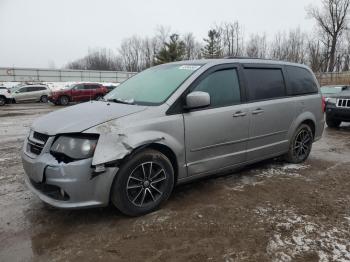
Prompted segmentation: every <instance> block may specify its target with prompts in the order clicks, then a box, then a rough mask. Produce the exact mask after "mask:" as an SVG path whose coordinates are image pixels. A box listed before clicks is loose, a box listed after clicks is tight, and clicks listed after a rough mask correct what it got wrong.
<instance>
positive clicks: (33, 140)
mask: <svg viewBox="0 0 350 262" xmlns="http://www.w3.org/2000/svg"><path fill="white" fill-rule="evenodd" d="M48 139H49V136H48V135H45V134H42V133H38V132H31V134H30V135H29V138H28V148H27V150H28V152H30V153H32V154H34V155H40V154H41V152H42V150H43V148H44V146H45V144H46V142H47V140H48Z"/></svg>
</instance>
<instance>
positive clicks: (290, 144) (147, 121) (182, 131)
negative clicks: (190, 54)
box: [22, 59, 324, 216]
mask: <svg viewBox="0 0 350 262" xmlns="http://www.w3.org/2000/svg"><path fill="white" fill-rule="evenodd" d="M323 128H324V113H323V111H322V100H321V95H320V93H319V87H318V83H317V80H316V78H315V76H314V75H313V73H312V72H311V71H310V69H308V68H307V67H305V66H302V65H299V64H291V63H284V62H277V61H268V60H254V59H253V60H249V59H218V60H198V61H187V62H176V63H170V64H165V65H160V66H156V67H153V68H150V69H148V70H145V71H143V72H141V73H139V74H137V75H135V76H134V77H132V78H130V79H129V80H127V81H125V82H124V83H122V84H121V85H120V86H119V87H118V88H117V89H115V90H113V91H112V92H110V93H109V94H108V95H107V96H106V97H105V100H104V101H92V102H88V103H83V104H79V105H76V106H73V107H69V108H65V109H62V110H59V111H55V112H53V113H50V114H48V115H46V116H44V117H41V118H39V119H38V120H36V121H35V122H34V124H33V125H32V127H31V131H30V134H29V135H28V138H27V139H26V141H25V143H24V147H23V152H22V159H23V166H24V170H25V174H26V175H25V180H26V183H27V185H28V187H29V188H30V189H31V190H32V191H33V192H34V193H36V194H37V195H38V196H39V197H40V198H41V199H42V200H43V201H45V202H47V203H49V204H50V205H53V206H56V207H60V208H82V207H97V206H106V205H108V204H109V203H110V202H111V203H113V204H114V205H115V206H116V207H117V208H118V209H119V210H120V211H122V212H123V213H124V214H127V215H130V216H138V215H142V214H145V213H148V212H151V211H153V210H155V209H157V208H158V207H159V206H160V205H161V204H162V203H164V202H165V201H166V200H167V199H168V197H169V196H170V194H171V192H172V189H173V187H174V185H176V184H180V183H185V182H188V181H191V180H194V179H198V178H201V177H205V176H209V175H212V174H217V173H220V172H223V171H230V170H234V169H236V168H238V167H241V166H244V165H248V164H250V163H254V162H258V161H261V160H264V159H269V158H273V157H277V156H284V158H285V159H286V161H288V162H291V163H300V162H303V161H305V160H306V159H307V157H308V156H309V154H310V151H311V147H312V143H313V142H314V141H316V140H318V139H320V137H321V135H322V132H323Z"/></svg>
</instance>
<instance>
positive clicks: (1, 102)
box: [0, 96, 6, 106]
mask: <svg viewBox="0 0 350 262" xmlns="http://www.w3.org/2000/svg"><path fill="white" fill-rule="evenodd" d="M5 104H6V98H5V97H3V96H0V106H4V105H5Z"/></svg>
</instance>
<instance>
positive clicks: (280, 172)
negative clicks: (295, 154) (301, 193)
mask: <svg viewBox="0 0 350 262" xmlns="http://www.w3.org/2000/svg"><path fill="white" fill-rule="evenodd" d="M308 167H309V166H308V165H305V164H284V165H271V166H269V167H268V168H267V169H265V170H263V171H262V172H261V173H260V174H258V176H260V177H274V176H293V177H299V176H301V175H300V174H299V172H298V171H300V170H303V169H307V168H308Z"/></svg>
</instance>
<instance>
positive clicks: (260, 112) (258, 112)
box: [252, 108, 264, 115]
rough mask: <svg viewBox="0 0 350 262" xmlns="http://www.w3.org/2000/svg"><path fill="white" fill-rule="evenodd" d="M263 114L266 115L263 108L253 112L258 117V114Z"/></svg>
mask: <svg viewBox="0 0 350 262" xmlns="http://www.w3.org/2000/svg"><path fill="white" fill-rule="evenodd" d="M262 113H264V110H263V109H261V108H258V109H255V110H254V111H253V112H252V114H253V115H258V114H262Z"/></svg>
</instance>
